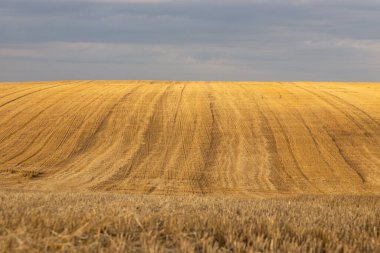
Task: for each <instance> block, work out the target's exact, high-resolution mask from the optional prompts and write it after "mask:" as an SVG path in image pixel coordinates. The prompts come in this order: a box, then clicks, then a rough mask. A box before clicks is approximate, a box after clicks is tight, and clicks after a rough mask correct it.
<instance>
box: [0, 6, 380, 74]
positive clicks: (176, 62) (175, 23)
mask: <svg viewBox="0 0 380 253" xmlns="http://www.w3.org/2000/svg"><path fill="white" fill-rule="evenodd" d="M378 17H380V4H379V1H371V0H364V1H350V0H348V1H339V0H331V1H326V0H316V1H311V0H287V1H286V0H285V1H279V0H269V1H261V0H251V1H250V0H246V1H244V0H242V1H239V0H238V1H216V0H206V1H190V0H179V1H171V0H144V1H134V0H79V1H73V0H54V1H47V0H29V1H26V0H2V1H1V2H0V81H24V80H53V79H176V80H258V81H270V80H282V81H297V80H314V81H380V74H379V73H380V19H379V18H378Z"/></svg>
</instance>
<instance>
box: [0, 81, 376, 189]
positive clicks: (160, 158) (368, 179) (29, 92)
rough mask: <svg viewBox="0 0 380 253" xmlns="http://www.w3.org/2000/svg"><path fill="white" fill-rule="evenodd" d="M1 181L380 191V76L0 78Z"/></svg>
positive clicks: (33, 185)
mask: <svg viewBox="0 0 380 253" xmlns="http://www.w3.org/2000/svg"><path fill="white" fill-rule="evenodd" d="M0 187H2V188H20V189H21V188H22V189H38V190H61V191H71V190H74V191H87V190H89V191H116V192H128V193H129V192H136V193H152V194H169V195H170V194H183V193H185V194H187V193H189V194H207V195H239V196H261V195H262V196H272V195H282V194H284V195H286V194H319V193H323V194H340V193H349V194H366V193H380V84H376V83H307V82H302V83H301V82H297V83H275V82H272V83H256V82H234V83H227V82H170V81H58V82H34V83H0Z"/></svg>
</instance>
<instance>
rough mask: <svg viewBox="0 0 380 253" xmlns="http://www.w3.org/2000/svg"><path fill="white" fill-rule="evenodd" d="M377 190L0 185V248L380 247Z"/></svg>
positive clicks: (247, 249)
mask: <svg viewBox="0 0 380 253" xmlns="http://www.w3.org/2000/svg"><path fill="white" fill-rule="evenodd" d="M379 210H380V196H301V197H292V198H277V199H275V198H272V199H254V200H252V199H251V200H247V199H233V198H228V197H225V198H217V197H201V196H153V195H152V196H149V195H130V194H129V195H123V194H115V193H109V194H107V193H49V192H31V191H12V190H1V191H0V252H57V251H60V252H76V251H80V252H380V211H379Z"/></svg>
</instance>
